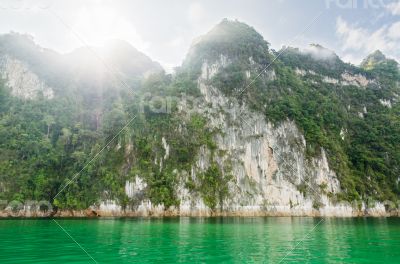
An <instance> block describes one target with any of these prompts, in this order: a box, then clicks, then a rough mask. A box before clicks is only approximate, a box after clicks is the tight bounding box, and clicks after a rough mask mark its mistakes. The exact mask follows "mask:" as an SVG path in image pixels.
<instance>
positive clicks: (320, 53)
mask: <svg viewBox="0 0 400 264" xmlns="http://www.w3.org/2000/svg"><path fill="white" fill-rule="evenodd" d="M301 52H302V53H305V54H309V55H311V56H312V57H313V58H314V59H316V60H331V59H333V58H335V53H334V52H333V51H331V50H329V49H326V48H323V47H316V46H315V45H310V46H309V47H307V48H305V49H303V50H301Z"/></svg>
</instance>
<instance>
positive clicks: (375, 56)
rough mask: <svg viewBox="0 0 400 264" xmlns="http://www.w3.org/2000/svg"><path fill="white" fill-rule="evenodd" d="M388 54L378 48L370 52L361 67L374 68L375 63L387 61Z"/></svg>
mask: <svg viewBox="0 0 400 264" xmlns="http://www.w3.org/2000/svg"><path fill="white" fill-rule="evenodd" d="M386 60H387V58H386V56H385V55H384V54H383V53H382V52H381V51H380V50H376V51H374V52H373V53H371V54H369V55H368V56H367V57H366V58H365V59H364V60H363V61H362V62H361V67H362V68H364V69H367V70H368V69H372V68H374V67H375V65H377V64H379V63H382V62H384V61H386Z"/></svg>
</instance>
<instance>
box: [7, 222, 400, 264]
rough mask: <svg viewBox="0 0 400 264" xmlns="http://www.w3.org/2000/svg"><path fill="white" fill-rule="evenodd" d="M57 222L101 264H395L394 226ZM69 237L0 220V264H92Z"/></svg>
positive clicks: (399, 226) (50, 225)
mask: <svg viewBox="0 0 400 264" xmlns="http://www.w3.org/2000/svg"><path fill="white" fill-rule="evenodd" d="M321 220H322V221H321ZM57 221H58V223H59V224H60V225H61V226H62V228H64V229H65V231H66V232H68V233H69V234H70V235H71V237H73V238H74V239H75V240H76V242H77V243H79V244H80V245H81V246H82V247H83V248H84V249H85V250H86V251H87V252H88V254H90V255H91V256H92V257H93V258H94V259H95V261H97V262H98V263H154V262H161V263H176V262H179V263H200V262H201V263H220V262H224V263H243V262H246V263H279V262H280V261H282V263H287V262H290V263H400V219H397V218H380V219H366V218H357V219H318V218H295V217H293V218H289V217H288V218H286V217H282V218H279V217H277V218H262V217H260V218H170V219H105V220H77V219H71V220H65V219H64V220H61V219H60V220H57ZM318 223H319V224H318ZM317 224H318V225H317ZM316 225H317V226H316ZM71 237H69V236H68V235H67V234H66V233H65V232H64V231H63V230H62V229H61V227H59V226H58V225H57V223H55V222H54V221H52V220H0V263H94V261H93V260H92V259H91V258H90V257H89V256H88V255H87V254H86V253H85V251H84V250H83V249H81V248H80V247H79V245H78V244H76V243H75V242H74V241H73V239H72V238H71Z"/></svg>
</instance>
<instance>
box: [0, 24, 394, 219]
mask: <svg viewBox="0 0 400 264" xmlns="http://www.w3.org/2000/svg"><path fill="white" fill-rule="evenodd" d="M0 72H1V76H2V77H3V80H2V83H1V89H0V102H1V108H0V199H6V200H9V199H20V200H22V199H36V200H41V199H45V200H49V201H51V202H52V204H53V205H54V206H55V208H56V209H57V210H58V211H57V212H54V213H60V212H65V211H68V210H72V211H79V210H83V209H87V208H89V207H90V208H92V209H93V210H95V211H98V212H99V213H100V214H105V215H129V214H131V215H137V214H145V215H146V214H147V215H148V214H150V215H152V214H159V215H175V214H177V215H198V214H204V215H209V214H218V213H220V214H246V215H249V214H250V215H255V214H257V215H260V214H263V215H270V214H275V215H366V214H370V213H371V214H372V213H376V212H378V213H380V214H393V213H394V211H393V209H394V208H392V207H391V206H386V205H387V204H384V202H385V201H392V202H393V203H395V202H396V201H397V200H398V198H399V195H400V185H399V182H400V178H399V175H400V152H399V149H398V146H399V144H400V105H399V94H400V89H399V86H398V84H399V81H400V75H399V69H398V64H397V62H396V61H394V60H390V59H387V58H386V57H385V56H384V55H383V54H381V53H380V52H376V53H374V54H372V55H370V56H368V57H367V58H366V59H365V60H364V62H363V63H362V65H361V66H360V67H358V66H355V65H351V64H348V63H345V62H343V61H342V60H341V59H340V58H339V57H338V56H337V55H336V54H335V53H334V52H333V51H330V50H328V49H326V48H324V47H322V46H321V45H318V44H313V45H311V46H310V47H309V48H307V49H298V48H292V47H289V48H284V49H282V50H281V51H274V50H272V49H270V47H269V43H268V42H267V41H266V40H264V38H263V36H262V35H261V34H259V33H258V32H257V31H256V30H255V29H254V28H252V27H251V26H249V25H247V24H245V23H242V22H239V21H231V20H227V19H224V20H223V21H221V22H220V23H219V24H218V25H216V26H215V27H214V28H212V29H211V30H210V31H209V32H208V33H206V34H205V35H203V36H200V37H198V38H197V39H196V40H194V41H193V44H192V46H191V48H190V50H189V52H188V55H187V57H186V58H185V60H184V61H183V63H182V66H181V67H179V68H177V70H176V72H175V73H174V74H165V72H164V71H163V70H162V68H161V66H160V65H159V64H158V63H157V62H154V61H152V60H151V59H150V58H148V57H147V56H146V55H144V54H143V53H140V52H139V51H137V50H136V49H135V48H134V47H132V46H130V45H129V44H128V43H126V42H123V41H114V42H111V43H109V44H108V45H106V46H105V47H103V48H95V47H86V48H80V49H77V50H75V51H73V52H71V53H68V54H64V55H60V54H58V53H56V52H53V51H50V50H47V49H43V48H41V47H39V46H37V45H36V44H35V43H34V41H33V40H32V39H31V38H30V37H28V36H23V35H18V34H10V35H3V36H2V37H0ZM104 146H106V147H105V148H104ZM102 149H103V150H102ZM94 156H96V159H95V160H94V161H93V162H90V161H91V159H92V157H94ZM88 162H89V164H88ZM87 164H88V165H87ZM86 165H87V166H86ZM82 168H84V170H82V172H81V174H80V175H79V177H76V180H75V181H73V183H72V184H68V182H69V179H70V178H72V177H73V176H74V175H75V174H76V172H79V171H80V170H81V169H82ZM64 186H67V187H66V188H65V191H64ZM60 190H63V191H62V192H61V193H59V191H60ZM370 201H373V203H371V202H370ZM350 203H353V204H350ZM354 203H356V204H357V206H355V205H354ZM110 208H114V209H110ZM115 208H117V209H115ZM377 208H378V209H377ZM379 208H380V209H379ZM382 208H383V209H382ZM379 210H380V211H379Z"/></svg>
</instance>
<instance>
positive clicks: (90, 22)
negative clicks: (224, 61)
mask: <svg viewBox="0 0 400 264" xmlns="http://www.w3.org/2000/svg"><path fill="white" fill-rule="evenodd" d="M223 18H231V19H239V20H240V21H242V22H245V23H247V24H249V25H251V26H253V27H254V28H255V29H256V30H257V31H258V32H260V33H261V34H262V35H263V36H264V38H265V39H266V40H267V41H268V42H270V43H271V46H272V48H274V49H279V48H280V47H281V46H282V45H290V46H296V47H304V46H306V45H308V44H310V43H319V44H321V45H323V46H325V47H327V48H330V49H332V50H334V51H335V52H336V53H338V55H339V56H340V57H342V59H344V60H345V61H350V62H352V63H355V64H358V63H359V62H360V61H361V59H362V58H363V57H365V56H366V55H367V54H369V53H370V52H372V51H374V50H376V49H381V50H382V51H383V52H384V53H385V54H387V55H389V56H391V57H394V58H396V59H398V60H399V59H400V49H399V47H400V45H399V44H400V1H399V0H395V1H394V0H269V1H266V0H264V1H262V0H247V1H244V0H243V1H239V0H204V1H184V0H180V1H178V0H163V1H162V0H158V1H151V0H146V1H135V0H133V1H132V0H131V1H122V0H120V1H118V0H114V1H109V0H87V1H83V0H81V1H78V0H63V1H61V0H58V1H57V0H55V1H52V0H0V33H8V32H10V31H15V32H20V33H28V34H31V35H33V36H34V38H35V41H36V42H37V43H38V44H40V45H41V46H43V47H47V48H51V49H55V50H57V51H59V52H68V51H71V50H72V49H74V48H76V47H79V46H84V45H85V44H91V45H101V44H102V43H103V42H104V41H105V40H106V39H110V38H111V39H112V38H119V39H124V40H127V41H128V42H130V43H131V44H132V45H133V46H135V47H136V48H137V49H139V50H140V51H142V52H144V53H146V54H147V55H149V56H150V57H151V58H152V59H154V60H157V61H159V62H160V63H161V64H162V65H164V66H165V67H167V68H171V67H172V66H176V65H179V64H180V63H181V61H182V59H183V58H184V56H185V55H186V53H187V51H188V49H189V47H190V43H191V41H192V40H193V38H195V37H197V36H199V35H201V34H204V33H206V32H207V31H208V30H210V28H211V27H212V26H213V25H215V24H217V23H218V22H219V21H221V20H222V19H223Z"/></svg>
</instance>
